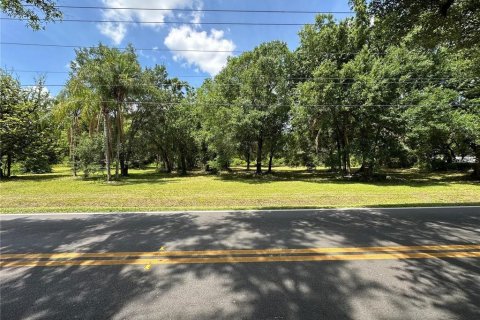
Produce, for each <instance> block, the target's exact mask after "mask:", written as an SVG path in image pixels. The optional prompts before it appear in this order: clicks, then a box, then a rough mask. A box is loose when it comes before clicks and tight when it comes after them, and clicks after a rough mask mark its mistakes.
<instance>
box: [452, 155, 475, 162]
mask: <svg viewBox="0 0 480 320" xmlns="http://www.w3.org/2000/svg"><path fill="white" fill-rule="evenodd" d="M454 162H456V163H475V157H474V156H465V157H455V160H454Z"/></svg>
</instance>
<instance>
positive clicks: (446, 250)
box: [0, 245, 480, 267]
mask: <svg viewBox="0 0 480 320" xmlns="http://www.w3.org/2000/svg"><path fill="white" fill-rule="evenodd" d="M475 250H480V245H425V246H386V247H346V248H342V247H339V248H305V249H259V250H257V249H246V250H200V251H158V252H94V253H93V252H90V253H88V252H87V253H81V252H65V253H14V254H0V267H56V266H108V265H156V264H191V263H247V262H291V261H297V262H299V261H335V260H388V259H431V258H480V251H475Z"/></svg>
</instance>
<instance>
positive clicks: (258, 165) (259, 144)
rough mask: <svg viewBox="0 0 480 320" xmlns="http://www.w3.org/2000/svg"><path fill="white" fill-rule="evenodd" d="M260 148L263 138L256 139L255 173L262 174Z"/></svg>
mask: <svg viewBox="0 0 480 320" xmlns="http://www.w3.org/2000/svg"><path fill="white" fill-rule="evenodd" d="M262 148H263V138H258V143H257V170H256V171H255V173H257V174H261V173H262Z"/></svg>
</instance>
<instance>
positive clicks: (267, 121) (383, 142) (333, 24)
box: [0, 0, 480, 180]
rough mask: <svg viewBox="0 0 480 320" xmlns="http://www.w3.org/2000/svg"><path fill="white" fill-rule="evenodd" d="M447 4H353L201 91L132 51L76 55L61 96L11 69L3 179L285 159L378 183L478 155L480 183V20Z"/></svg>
mask: <svg viewBox="0 0 480 320" xmlns="http://www.w3.org/2000/svg"><path fill="white" fill-rule="evenodd" d="M447 2H448V3H449V4H443V3H440V2H439V3H438V4H436V3H433V2H428V1H427V2H425V1H375V0H374V1H372V2H371V3H370V5H369V6H368V7H367V5H366V4H365V2H364V1H360V0H358V1H353V2H352V7H353V9H354V10H355V12H356V15H355V17H351V18H346V19H343V20H340V21H337V20H335V19H334V18H333V16H331V15H318V16H317V18H316V21H315V23H314V24H312V25H306V26H305V27H304V28H303V29H302V30H301V31H300V32H299V37H300V45H299V47H298V48H297V49H296V50H295V51H293V52H292V51H290V50H289V48H288V47H287V45H286V44H285V43H283V42H280V41H272V42H268V43H263V44H261V45H259V46H258V47H256V48H255V49H253V50H252V51H248V52H244V53H242V54H241V55H239V56H236V57H232V58H230V59H229V60H228V63H227V65H226V66H225V67H224V68H223V70H222V71H221V72H220V73H219V74H218V75H216V76H215V77H214V78H213V79H208V80H206V81H205V82H204V83H203V84H202V85H201V86H200V87H199V88H193V87H191V86H190V85H189V84H188V83H186V82H184V81H181V80H179V79H177V78H172V77H170V76H169V75H168V73H167V70H166V68H165V67H164V66H155V67H152V68H142V67H141V66H140V64H139V62H138V59H137V55H136V53H135V49H134V48H133V47H132V46H130V47H128V48H127V49H126V50H119V49H115V48H109V47H107V46H104V45H101V44H100V45H99V46H98V47H95V48H85V49H79V50H77V51H76V58H75V60H74V61H72V63H71V73H70V78H69V80H68V82H67V84H66V86H65V88H64V90H63V91H62V92H61V93H60V94H59V95H58V96H57V97H55V98H50V97H48V96H45V94H44V91H43V90H42V81H40V82H39V85H38V86H37V87H36V88H34V89H28V90H24V89H22V88H21V86H20V84H19V83H18V81H16V80H14V79H13V78H12V76H11V75H9V74H7V73H5V72H2V74H1V78H2V89H1V90H2V115H1V118H0V122H1V123H0V124H1V126H2V133H1V141H2V144H1V150H0V152H1V157H0V158H1V161H2V168H3V170H1V171H2V174H3V175H7V176H8V175H9V174H10V166H11V164H12V163H13V162H19V163H21V164H22V166H23V168H24V170H25V171H32V172H41V171H46V170H48V165H49V164H50V163H52V162H54V161H58V160H59V159H61V158H62V152H63V153H64V154H67V155H68V157H69V159H70V163H71V165H72V170H73V173H74V174H75V175H77V174H78V173H79V172H82V174H84V175H89V174H91V173H93V172H94V171H96V170H99V168H102V167H103V168H105V170H106V176H107V180H110V179H112V178H113V177H115V178H119V177H120V176H127V175H128V170H129V167H131V166H139V165H143V164H146V163H155V164H156V165H157V168H158V169H159V170H165V171H168V172H170V171H173V170H177V171H179V172H181V173H186V172H187V171H188V170H191V169H193V168H202V169H204V170H206V171H218V170H228V169H229V167H230V166H231V165H232V163H233V162H234V160H235V159H242V160H243V161H245V163H246V167H247V168H248V169H250V167H251V166H252V167H253V166H255V171H256V172H257V173H261V172H263V171H265V170H266V171H267V172H270V171H271V170H272V163H274V161H275V160H278V159H281V161H282V162H283V163H285V164H288V165H306V166H309V167H314V166H317V165H325V166H327V167H329V168H331V169H332V170H334V171H337V172H339V173H341V174H343V175H350V174H356V175H359V176H362V177H366V178H368V177H371V176H372V175H373V174H374V173H375V172H376V170H378V169H379V168H381V167H411V166H415V165H418V166H422V167H424V168H427V169H446V168H454V167H456V166H457V167H458V165H456V164H455V162H456V161H457V160H458V159H459V158H465V159H469V158H472V159H475V164H474V165H473V169H474V175H476V176H477V177H479V176H480V164H479V161H480V76H479V75H480V47H479V46H478V40H479V38H480V36H479V33H480V32H479V31H478V30H480V29H479V28H477V29H475V28H476V27H478V21H480V13H479V9H478V8H477V7H478V6H475V4H474V1H468V0H464V1H447ZM450 2H451V3H450ZM401 12H403V14H400V13H401ZM466 13H468V14H469V15H468V16H467V18H465V16H464V19H463V20H462V19H459V20H455V19H457V18H458V17H459V16H460V15H462V14H466ZM405 17H409V18H408V19H406V18H405ZM61 141H64V142H65V143H62V142H61ZM62 150H63V151H62ZM35 159H38V160H35ZM354 167H355V168H356V169H355V170H353V169H352V168H354Z"/></svg>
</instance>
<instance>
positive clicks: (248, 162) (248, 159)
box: [247, 147, 250, 171]
mask: <svg viewBox="0 0 480 320" xmlns="http://www.w3.org/2000/svg"><path fill="white" fill-rule="evenodd" d="M247 171H250V147H248V152H247Z"/></svg>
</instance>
